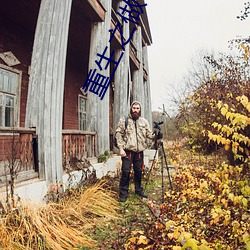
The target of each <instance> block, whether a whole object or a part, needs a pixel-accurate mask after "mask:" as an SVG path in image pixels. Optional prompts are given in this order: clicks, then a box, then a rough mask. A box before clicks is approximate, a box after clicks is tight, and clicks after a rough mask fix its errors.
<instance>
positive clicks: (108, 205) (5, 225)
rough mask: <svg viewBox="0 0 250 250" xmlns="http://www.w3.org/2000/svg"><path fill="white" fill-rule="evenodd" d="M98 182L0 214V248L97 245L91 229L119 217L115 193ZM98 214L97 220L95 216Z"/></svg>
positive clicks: (27, 248)
mask: <svg viewBox="0 0 250 250" xmlns="http://www.w3.org/2000/svg"><path fill="white" fill-rule="evenodd" d="M104 186H105V183H104V182H99V183H97V184H94V185H93V186H91V187H88V188H86V189H84V190H83V189H80V190H73V191H71V194H70V195H69V196H67V197H64V198H63V199H61V200H60V201H59V202H58V203H50V204H47V205H43V206H42V205H36V206H34V205H31V204H25V205H24V204H22V205H21V206H20V207H18V208H16V209H12V210H11V211H9V212H8V213H7V214H5V215H2V216H1V218H0V249H8V250H12V249H15V250H16V249H25V250H34V249H53V250H54V249H57V250H61V249H77V246H85V247H90V248H94V246H95V241H94V240H92V239H91V238H89V237H88V236H87V235H88V229H91V228H92V227H93V226H98V225H95V222H96V221H98V222H100V220H111V219H114V220H116V219H119V218H120V216H119V214H118V210H119V206H118V204H117V201H116V199H115V198H114V193H113V192H112V191H110V190H106V189H105V187H104ZM97 217H98V220H96V218H97Z"/></svg>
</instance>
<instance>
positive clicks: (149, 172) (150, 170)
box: [144, 148, 158, 191]
mask: <svg viewBox="0 0 250 250" xmlns="http://www.w3.org/2000/svg"><path fill="white" fill-rule="evenodd" d="M157 152H158V148H157V149H156V150H155V155H154V158H153V162H152V164H151V167H150V169H149V171H148V178H147V181H146V183H145V187H144V191H145V190H146V188H147V185H148V181H149V177H150V174H151V172H152V169H153V166H154V163H155V159H156V154H157Z"/></svg>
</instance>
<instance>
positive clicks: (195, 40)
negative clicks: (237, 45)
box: [145, 0, 250, 110]
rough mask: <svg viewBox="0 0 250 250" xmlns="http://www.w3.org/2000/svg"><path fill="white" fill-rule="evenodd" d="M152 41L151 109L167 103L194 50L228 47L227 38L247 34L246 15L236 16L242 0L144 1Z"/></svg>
mask: <svg viewBox="0 0 250 250" xmlns="http://www.w3.org/2000/svg"><path fill="white" fill-rule="evenodd" d="M145 2H146V3H147V4H148V5H147V12H148V18H149V24H150V28H151V33H152V37H153V44H152V45H151V46H149V49H148V53H149V66H150V68H149V71H150V72H149V73H150V81H151V96H152V108H153V110H158V106H161V107H162V104H163V103H165V105H168V103H169V96H168V93H170V92H171V91H172V87H171V86H170V85H171V84H176V85H177V84H178V83H179V82H180V79H181V78H182V76H183V75H184V74H185V72H187V69H188V67H189V65H190V60H191V59H192V58H193V57H194V56H195V55H197V53H198V51H200V50H205V51H212V50H213V51H215V52H216V51H225V50H228V49H227V46H228V41H229V40H230V39H234V38H237V37H249V36H250V17H249V18H248V19H247V20H245V21H240V20H239V19H237V18H236V17H237V16H238V15H240V14H241V11H243V10H244V2H246V1H244V0H146V1H145Z"/></svg>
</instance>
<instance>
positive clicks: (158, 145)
mask: <svg viewBox="0 0 250 250" xmlns="http://www.w3.org/2000/svg"><path fill="white" fill-rule="evenodd" d="M158 129H159V130H160V128H158ZM158 133H159V132H158ZM158 133H156V132H155V134H156V138H157V137H158ZM157 153H158V155H159V156H161V158H162V159H161V184H162V186H161V188H162V197H161V200H162V203H163V202H164V162H163V160H164V161H165V167H166V169H167V173H168V180H169V186H170V189H172V180H171V176H170V172H169V166H168V163H167V156H166V153H165V150H164V146H163V141H162V139H156V141H155V155H154V158H153V162H152V165H151V167H150V169H149V172H148V178H147V181H146V184H145V190H146V187H147V184H148V181H149V177H150V174H151V172H152V169H153V166H154V163H155V160H156V155H157Z"/></svg>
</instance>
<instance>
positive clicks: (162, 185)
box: [159, 148, 165, 203]
mask: <svg viewBox="0 0 250 250" xmlns="http://www.w3.org/2000/svg"><path fill="white" fill-rule="evenodd" d="M160 150H161V151H160ZM160 150H159V151H160V152H161V203H163V202H164V193H165V190H164V176H163V155H162V148H161V149H160Z"/></svg>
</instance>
